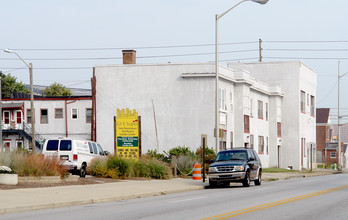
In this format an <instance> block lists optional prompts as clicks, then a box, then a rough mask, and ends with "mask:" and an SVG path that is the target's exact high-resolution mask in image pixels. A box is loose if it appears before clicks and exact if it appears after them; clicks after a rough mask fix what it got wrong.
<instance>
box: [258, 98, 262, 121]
mask: <svg viewBox="0 0 348 220" xmlns="http://www.w3.org/2000/svg"><path fill="white" fill-rule="evenodd" d="M257 117H258V118H259V119H263V102H262V101H260V100H259V101H257Z"/></svg>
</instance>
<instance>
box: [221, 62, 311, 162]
mask: <svg viewBox="0 0 348 220" xmlns="http://www.w3.org/2000/svg"><path fill="white" fill-rule="evenodd" d="M228 66H229V67H230V68H231V69H233V70H239V69H243V70H246V71H248V72H250V75H251V76H252V77H255V78H257V79H259V80H261V81H263V82H266V83H268V84H272V83H277V84H279V85H280V86H281V89H282V92H283V94H284V97H283V100H282V109H281V113H282V121H281V122H282V138H281V147H280V151H281V152H280V154H281V158H282V161H281V167H284V168H287V167H288V166H292V167H293V168H294V169H301V138H305V139H306V143H313V144H315V142H316V138H315V136H316V127H315V116H314V117H313V116H311V115H310V114H309V113H308V112H306V113H305V114H303V113H300V91H301V90H303V91H305V92H306V94H310V95H313V96H314V97H315V98H316V79H317V76H316V73H315V72H314V71H313V70H311V69H310V68H308V67H307V66H305V65H304V64H302V63H301V62H299V61H291V62H272V63H244V64H242V63H229V64H228ZM306 97H307V95H306ZM309 97H310V96H309ZM306 101H307V100H306ZM306 107H307V106H306ZM272 148H274V146H272ZM303 159H304V161H303V168H308V163H307V161H306V159H307V158H303Z"/></svg>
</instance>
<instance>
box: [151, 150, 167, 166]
mask: <svg viewBox="0 0 348 220" xmlns="http://www.w3.org/2000/svg"><path fill="white" fill-rule="evenodd" d="M145 155H146V156H149V157H151V158H156V159H157V160H160V161H163V162H166V163H169V162H170V158H169V157H168V156H166V155H164V154H160V153H158V152H157V150H148V151H147V153H146V154H145Z"/></svg>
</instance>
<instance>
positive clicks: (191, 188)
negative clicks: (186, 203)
mask: <svg viewBox="0 0 348 220" xmlns="http://www.w3.org/2000/svg"><path fill="white" fill-rule="evenodd" d="M204 187H205V186H189V187H185V188H183V189H172V190H164V191H161V192H150V193H147V192H144V193H132V194H129V195H122V196H111V197H107V198H97V199H85V200H75V201H69V202H58V203H56V202H52V203H46V204H40V205H28V206H17V207H9V208H1V209H0V214H1V215H3V214H10V213H18V212H27V211H35V210H43V209H53V208H64V207H69V206H80V205H90V204H95V203H103V202H114V201H120V200H126V199H136V198H143V197H150V196H161V195H166V194H173V193H179V192H187V191H194V190H201V189H204Z"/></svg>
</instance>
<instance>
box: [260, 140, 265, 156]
mask: <svg viewBox="0 0 348 220" xmlns="http://www.w3.org/2000/svg"><path fill="white" fill-rule="evenodd" d="M264 144H265V143H264V139H263V136H259V154H263V153H264Z"/></svg>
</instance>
